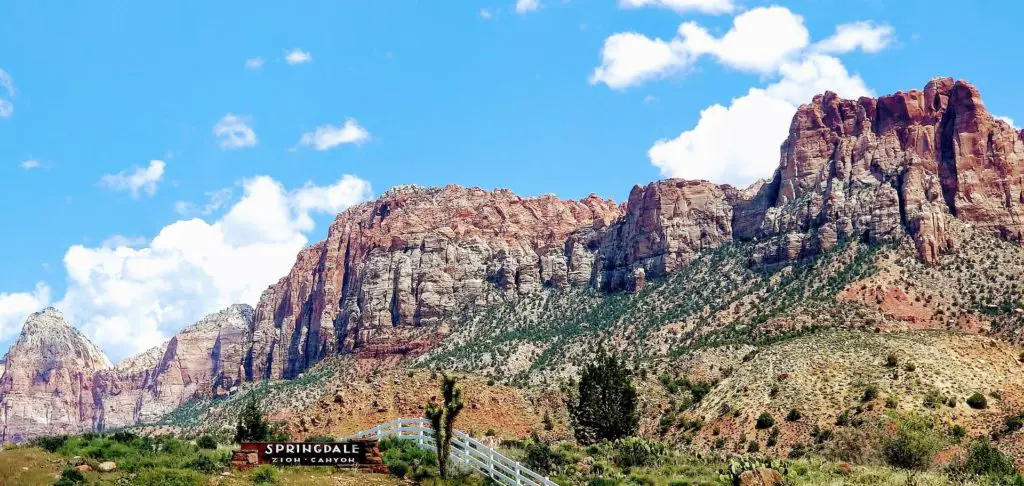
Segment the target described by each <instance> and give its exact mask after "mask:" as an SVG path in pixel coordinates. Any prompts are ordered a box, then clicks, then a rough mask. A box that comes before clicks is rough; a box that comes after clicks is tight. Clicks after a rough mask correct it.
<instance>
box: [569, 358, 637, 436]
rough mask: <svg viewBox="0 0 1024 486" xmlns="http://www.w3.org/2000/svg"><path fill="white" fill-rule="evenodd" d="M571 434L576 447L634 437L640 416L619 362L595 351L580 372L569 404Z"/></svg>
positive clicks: (626, 374) (627, 378) (631, 387)
mask: <svg viewBox="0 0 1024 486" xmlns="http://www.w3.org/2000/svg"><path fill="white" fill-rule="evenodd" d="M568 405H569V416H570V418H571V419H572V425H573V432H574V433H575V435H576V441H577V442H579V443H580V444H592V443H594V442H598V441H600V440H602V439H607V440H611V441H614V440H616V439H620V438H623V437H628V436H631V435H634V434H636V431H637V427H638V424H639V421H640V415H639V413H638V411H637V407H636V388H635V387H633V383H632V381H631V380H630V371H629V370H628V369H626V367H625V364H624V363H623V361H622V360H620V359H619V358H618V357H616V356H614V355H609V354H607V353H605V351H604V348H598V352H597V357H596V360H595V361H594V362H593V363H590V364H588V365H587V366H586V367H584V369H583V374H582V375H581V376H580V381H579V386H578V387H577V393H576V396H575V397H574V400H573V401H571V402H569V404H568Z"/></svg>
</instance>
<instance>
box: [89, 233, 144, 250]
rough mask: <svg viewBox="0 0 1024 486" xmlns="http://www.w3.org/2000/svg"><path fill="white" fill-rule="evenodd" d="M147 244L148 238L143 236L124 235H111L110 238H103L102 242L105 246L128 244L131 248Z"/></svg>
mask: <svg viewBox="0 0 1024 486" xmlns="http://www.w3.org/2000/svg"><path fill="white" fill-rule="evenodd" d="M145 244H146V238H144V237H142V236H135V237H131V236H124V235H114V236H111V237H110V238H107V239H105V240H103V243H100V246H102V247H103V248H117V247H119V246H127V247H130V248H134V247H136V246H142V245H145Z"/></svg>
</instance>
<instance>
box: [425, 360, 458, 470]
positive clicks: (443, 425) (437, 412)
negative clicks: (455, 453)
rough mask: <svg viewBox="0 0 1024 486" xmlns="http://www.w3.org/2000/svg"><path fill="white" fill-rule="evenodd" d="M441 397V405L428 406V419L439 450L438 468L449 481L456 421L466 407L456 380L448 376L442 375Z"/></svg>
mask: <svg viewBox="0 0 1024 486" xmlns="http://www.w3.org/2000/svg"><path fill="white" fill-rule="evenodd" d="M441 397H442V399H443V400H444V402H443V403H442V404H441V405H438V404H436V403H434V402H430V403H428V404H427V410H426V418H427V420H430V425H431V426H432V427H433V428H434V446H435V447H436V448H437V466H438V470H439V471H440V473H441V479H444V480H447V479H448V458H449V456H450V453H451V450H452V434H453V431H454V430H455V419H456V418H457V417H458V416H459V412H461V411H462V407H463V406H464V405H465V404H464V403H463V401H462V390H461V389H459V387H458V386H457V385H456V384H455V378H453V377H451V376H448V375H447V374H443V375H441Z"/></svg>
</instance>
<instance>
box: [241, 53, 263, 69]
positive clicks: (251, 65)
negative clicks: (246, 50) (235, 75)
mask: <svg viewBox="0 0 1024 486" xmlns="http://www.w3.org/2000/svg"><path fill="white" fill-rule="evenodd" d="M264 62H265V61H264V60H263V58H262V57H260V56H256V57H250V58H249V59H246V60H245V68H246V69H252V70H256V69H260V68H262V67H263V63H264Z"/></svg>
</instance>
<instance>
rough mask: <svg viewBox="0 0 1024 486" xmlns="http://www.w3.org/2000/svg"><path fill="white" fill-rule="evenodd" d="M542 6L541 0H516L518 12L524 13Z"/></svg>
mask: <svg viewBox="0 0 1024 486" xmlns="http://www.w3.org/2000/svg"><path fill="white" fill-rule="evenodd" d="M539 8H540V0H516V13H517V14H524V13H526V12H532V11H534V10H537V9H539Z"/></svg>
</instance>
